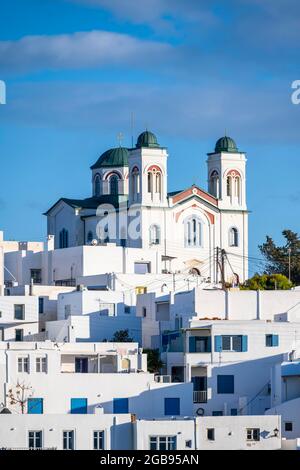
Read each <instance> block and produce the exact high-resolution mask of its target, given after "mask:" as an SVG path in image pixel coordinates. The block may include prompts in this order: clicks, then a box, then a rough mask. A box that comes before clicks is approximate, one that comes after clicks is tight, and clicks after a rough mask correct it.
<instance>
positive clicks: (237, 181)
mask: <svg viewBox="0 0 300 470" xmlns="http://www.w3.org/2000/svg"><path fill="white" fill-rule="evenodd" d="M234 187H235V196H236V197H237V198H240V192H241V179H240V177H239V176H237V177H236V178H235V180H234Z"/></svg>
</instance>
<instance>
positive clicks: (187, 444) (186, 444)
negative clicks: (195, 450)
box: [185, 439, 193, 449]
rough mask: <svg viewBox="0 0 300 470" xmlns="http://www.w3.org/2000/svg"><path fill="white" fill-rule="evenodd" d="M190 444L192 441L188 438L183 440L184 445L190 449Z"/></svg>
mask: <svg viewBox="0 0 300 470" xmlns="http://www.w3.org/2000/svg"><path fill="white" fill-rule="evenodd" d="M192 445H193V443H192V441H191V440H190V439H189V440H188V441H185V447H187V448H188V449H191V448H192Z"/></svg>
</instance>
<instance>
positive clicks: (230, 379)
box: [217, 375, 234, 393]
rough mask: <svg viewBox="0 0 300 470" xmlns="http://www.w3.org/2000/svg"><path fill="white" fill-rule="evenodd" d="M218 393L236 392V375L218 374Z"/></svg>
mask: <svg viewBox="0 0 300 470" xmlns="http://www.w3.org/2000/svg"><path fill="white" fill-rule="evenodd" d="M217 389H218V393H234V375H218V376H217Z"/></svg>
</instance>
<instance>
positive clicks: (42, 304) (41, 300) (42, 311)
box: [39, 297, 44, 315]
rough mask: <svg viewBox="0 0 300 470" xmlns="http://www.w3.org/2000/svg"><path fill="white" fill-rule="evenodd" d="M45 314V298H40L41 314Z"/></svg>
mask: <svg viewBox="0 0 300 470" xmlns="http://www.w3.org/2000/svg"><path fill="white" fill-rule="evenodd" d="M42 313H44V297H39V314H40V315H41V314H42Z"/></svg>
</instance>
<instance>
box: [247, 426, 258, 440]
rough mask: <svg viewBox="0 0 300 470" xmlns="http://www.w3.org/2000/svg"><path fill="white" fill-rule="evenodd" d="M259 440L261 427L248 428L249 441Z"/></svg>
mask: <svg viewBox="0 0 300 470" xmlns="http://www.w3.org/2000/svg"><path fill="white" fill-rule="evenodd" d="M259 440H260V429H259V428H248V429H247V441H259Z"/></svg>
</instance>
